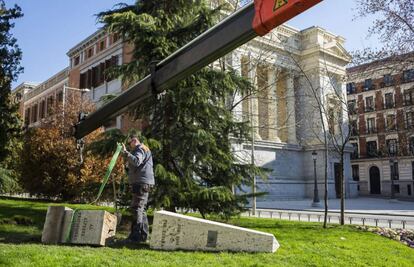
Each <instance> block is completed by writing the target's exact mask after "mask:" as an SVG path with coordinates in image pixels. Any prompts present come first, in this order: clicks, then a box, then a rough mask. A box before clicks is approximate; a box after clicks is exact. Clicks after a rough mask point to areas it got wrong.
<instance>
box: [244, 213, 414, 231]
mask: <svg viewBox="0 0 414 267" xmlns="http://www.w3.org/2000/svg"><path fill="white" fill-rule="evenodd" d="M244 215H246V216H249V217H258V218H274V219H281V220H289V221H305V222H323V220H324V213H323V212H316V211H315V212H313V211H312V212H310V211H298V210H268V209H256V214H255V215H253V214H252V211H251V210H249V211H248V212H247V213H245V214H244ZM327 221H328V223H339V222H340V213H339V212H328V216H327ZM344 221H345V224H350V225H364V226H365V225H366V226H377V227H387V228H401V229H414V216H403V215H393V214H361V213H345V216H344Z"/></svg>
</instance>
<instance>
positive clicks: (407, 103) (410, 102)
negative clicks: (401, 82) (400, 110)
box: [404, 99, 414, 106]
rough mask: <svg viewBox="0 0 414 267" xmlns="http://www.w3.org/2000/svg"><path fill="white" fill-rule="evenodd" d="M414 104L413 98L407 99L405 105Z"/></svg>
mask: <svg viewBox="0 0 414 267" xmlns="http://www.w3.org/2000/svg"><path fill="white" fill-rule="evenodd" d="M413 104H414V100H412V99H405V100H404V106H412V105H413Z"/></svg>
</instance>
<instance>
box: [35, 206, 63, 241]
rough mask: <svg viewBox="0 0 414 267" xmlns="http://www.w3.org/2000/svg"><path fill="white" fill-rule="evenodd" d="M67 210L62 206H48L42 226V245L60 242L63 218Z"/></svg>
mask: <svg viewBox="0 0 414 267" xmlns="http://www.w3.org/2000/svg"><path fill="white" fill-rule="evenodd" d="M69 210H70V209H69V208H66V207H63V206H49V208H48V209H47V213H46V220H45V224H44V226H43V232H42V243H44V244H57V243H59V242H60V240H61V233H62V226H63V218H64V216H65V211H69Z"/></svg>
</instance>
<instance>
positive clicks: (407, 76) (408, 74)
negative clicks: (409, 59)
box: [403, 69, 414, 83]
mask: <svg viewBox="0 0 414 267" xmlns="http://www.w3.org/2000/svg"><path fill="white" fill-rule="evenodd" d="M412 81H414V69H410V70H406V71H404V72H403V82H405V83H408V82H412Z"/></svg>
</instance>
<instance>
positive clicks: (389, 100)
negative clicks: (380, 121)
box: [385, 93, 394, 108]
mask: <svg viewBox="0 0 414 267" xmlns="http://www.w3.org/2000/svg"><path fill="white" fill-rule="evenodd" d="M393 107H394V96H393V95H392V93H388V94H385V108H393Z"/></svg>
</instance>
